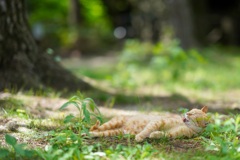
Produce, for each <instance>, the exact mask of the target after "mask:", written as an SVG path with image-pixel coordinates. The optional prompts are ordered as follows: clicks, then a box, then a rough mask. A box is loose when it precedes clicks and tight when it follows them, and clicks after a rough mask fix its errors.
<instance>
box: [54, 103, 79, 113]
mask: <svg viewBox="0 0 240 160" xmlns="http://www.w3.org/2000/svg"><path fill="white" fill-rule="evenodd" d="M70 104H73V105H74V106H75V107H77V109H78V110H79V111H80V107H79V105H78V103H77V102H74V101H69V102H66V103H64V104H63V105H62V106H61V107H60V108H59V110H63V109H65V108H66V107H68V106H69V105H70Z"/></svg>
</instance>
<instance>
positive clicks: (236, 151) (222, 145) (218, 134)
mask: <svg viewBox="0 0 240 160" xmlns="http://www.w3.org/2000/svg"><path fill="white" fill-rule="evenodd" d="M239 135H240V115H236V116H233V117H231V118H228V119H227V120H225V121H221V120H220V119H219V118H218V115H216V118H215V122H214V123H213V124H209V125H208V126H207V128H206V132H205V137H206V136H207V137H209V138H210V139H207V138H205V137H203V139H204V142H205V146H206V150H210V151H215V152H216V153H217V156H219V157H225V158H228V159H240V136H239Z"/></svg>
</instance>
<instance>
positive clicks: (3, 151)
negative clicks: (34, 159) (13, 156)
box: [0, 148, 10, 158]
mask: <svg viewBox="0 0 240 160" xmlns="http://www.w3.org/2000/svg"><path fill="white" fill-rule="evenodd" d="M9 154H10V152H9V151H8V150H7V149H3V148H0V158H5V157H7V156H8V155H9Z"/></svg>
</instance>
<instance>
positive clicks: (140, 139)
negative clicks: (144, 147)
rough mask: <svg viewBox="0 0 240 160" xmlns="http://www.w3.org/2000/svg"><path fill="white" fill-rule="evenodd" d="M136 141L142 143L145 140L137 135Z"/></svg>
mask: <svg viewBox="0 0 240 160" xmlns="http://www.w3.org/2000/svg"><path fill="white" fill-rule="evenodd" d="M135 141H137V142H142V141H143V138H142V137H141V136H139V135H136V136H135Z"/></svg>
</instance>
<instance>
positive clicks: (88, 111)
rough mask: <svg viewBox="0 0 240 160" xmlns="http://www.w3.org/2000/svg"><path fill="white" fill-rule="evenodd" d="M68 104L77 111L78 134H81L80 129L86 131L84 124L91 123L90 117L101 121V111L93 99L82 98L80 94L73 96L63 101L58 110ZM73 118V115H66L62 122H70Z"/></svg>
mask: <svg viewBox="0 0 240 160" xmlns="http://www.w3.org/2000/svg"><path fill="white" fill-rule="evenodd" d="M70 105H73V106H75V107H76V108H77V109H78V111H79V117H78V122H77V125H78V126H79V134H81V131H82V129H83V130H84V131H86V127H85V126H86V125H89V124H90V123H91V117H95V118H96V119H98V120H99V121H100V122H101V123H102V116H101V113H100V111H99V109H98V107H97V106H96V104H95V102H94V101H93V99H91V98H83V97H82V96H81V95H80V96H73V97H71V98H70V99H69V100H68V102H66V103H64V104H63V105H62V106H61V108H60V110H63V109H65V108H66V107H68V106H70ZM73 118H75V117H74V116H73V115H68V116H66V117H65V119H64V122H65V123H68V122H71V120H72V119H73Z"/></svg>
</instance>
